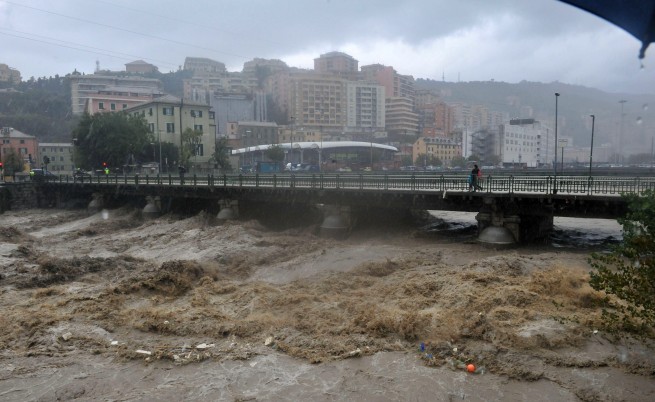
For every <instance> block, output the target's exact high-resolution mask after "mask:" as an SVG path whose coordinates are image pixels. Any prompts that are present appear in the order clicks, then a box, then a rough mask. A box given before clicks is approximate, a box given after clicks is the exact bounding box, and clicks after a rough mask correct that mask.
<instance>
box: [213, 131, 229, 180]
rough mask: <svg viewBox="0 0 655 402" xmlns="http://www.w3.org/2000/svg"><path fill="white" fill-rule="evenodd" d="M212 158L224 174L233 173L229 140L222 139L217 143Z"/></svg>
mask: <svg viewBox="0 0 655 402" xmlns="http://www.w3.org/2000/svg"><path fill="white" fill-rule="evenodd" d="M212 158H213V159H214V160H215V161H216V164H217V165H218V167H219V168H220V169H221V170H222V171H223V172H230V171H232V163H230V147H229V146H228V144H227V138H221V139H219V140H218V141H217V142H216V150H215V151H214V155H213V156H212Z"/></svg>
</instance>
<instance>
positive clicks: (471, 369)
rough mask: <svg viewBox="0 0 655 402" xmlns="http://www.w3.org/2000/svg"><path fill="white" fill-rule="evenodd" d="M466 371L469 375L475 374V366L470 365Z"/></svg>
mask: <svg viewBox="0 0 655 402" xmlns="http://www.w3.org/2000/svg"><path fill="white" fill-rule="evenodd" d="M466 371H468V372H469V373H474V372H475V366H474V365H473V364H469V365H467V366H466Z"/></svg>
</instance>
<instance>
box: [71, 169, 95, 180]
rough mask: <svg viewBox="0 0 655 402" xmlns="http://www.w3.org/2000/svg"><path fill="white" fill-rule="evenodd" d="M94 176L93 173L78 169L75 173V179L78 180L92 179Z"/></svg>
mask: <svg viewBox="0 0 655 402" xmlns="http://www.w3.org/2000/svg"><path fill="white" fill-rule="evenodd" d="M92 176H93V175H92V174H91V172H87V171H84V170H82V169H77V170H76V171H75V172H74V173H73V177H74V178H76V179H90V178H91V177H92Z"/></svg>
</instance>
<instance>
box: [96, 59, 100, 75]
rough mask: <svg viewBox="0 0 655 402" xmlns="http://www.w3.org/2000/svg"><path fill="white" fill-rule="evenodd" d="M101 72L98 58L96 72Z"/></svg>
mask: <svg viewBox="0 0 655 402" xmlns="http://www.w3.org/2000/svg"><path fill="white" fill-rule="evenodd" d="M99 72H100V60H96V73H99Z"/></svg>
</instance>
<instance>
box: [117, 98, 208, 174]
mask: <svg viewBox="0 0 655 402" xmlns="http://www.w3.org/2000/svg"><path fill="white" fill-rule="evenodd" d="M126 112H127V113H129V114H132V115H140V116H143V117H144V118H145V119H146V121H147V123H148V126H149V127H150V132H152V133H153V134H154V137H155V139H156V140H157V141H161V142H170V143H173V144H175V145H176V146H177V147H178V148H181V147H182V133H183V132H184V131H185V130H186V129H188V128H190V129H192V130H197V131H200V132H202V137H201V141H200V143H199V144H198V148H197V150H196V152H197V155H196V156H195V157H194V162H197V163H198V166H199V167H200V168H204V169H209V168H210V167H211V166H212V164H210V159H211V158H212V155H213V154H214V150H215V147H216V118H215V114H214V111H212V110H211V107H210V106H209V105H206V104H203V103H194V102H187V101H184V100H182V99H180V98H177V97H175V96H172V95H165V96H161V97H159V98H155V99H153V100H152V101H150V102H147V103H144V104H141V105H137V106H134V107H131V108H128V109H126Z"/></svg>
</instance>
